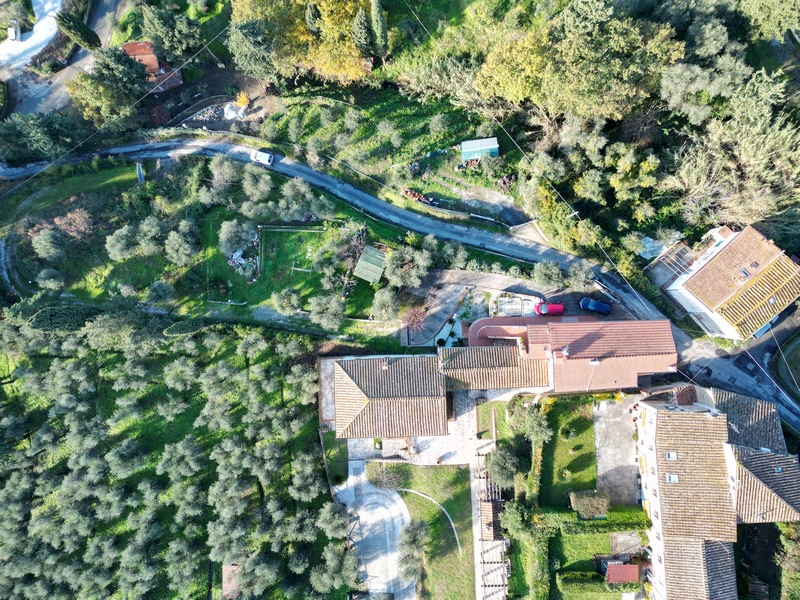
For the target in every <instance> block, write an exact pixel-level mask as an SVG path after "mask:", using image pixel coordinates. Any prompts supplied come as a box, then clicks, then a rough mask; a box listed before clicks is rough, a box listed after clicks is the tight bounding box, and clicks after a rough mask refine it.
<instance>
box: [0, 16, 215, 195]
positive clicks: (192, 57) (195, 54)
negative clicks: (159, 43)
mask: <svg viewBox="0 0 800 600" xmlns="http://www.w3.org/2000/svg"><path fill="white" fill-rule="evenodd" d="M229 28H230V24H228V25H225V27H223V28H222V30H221V31H220V32H219V33H218V34H217V35H215V36H214V37H213V38H211V39H210V40H209V41H207V42H204V43H203V47H202V48H200V49H199V50H198V51H197V52H195V53H194V54H193V55H192V56H190V57H189V58H187V59H186V60H185V61H184V63H183V64H182V65H181V66H180V67H178V68H177V69H173V71H172V73H170V74H169V76H167V77H165V78H164V80H163V81H161V82H160V83H158V84H156V85H155V86H154V87H153V88H152V89H150V90H149V91H147V92H146V93H145V94H144V95H143V96H142V97H141V98H139V99H138V100H136V101H135V102H133V103H132V104H129V105H128V106H127V107H126V108H125V109H124V111H123V112H124V113H127V112H128V111H130V110H132V109H133V108H135V107H136V106H137V105H138V104H139V103H141V102H142V101H143V100H144V99H145V98H147V97H148V96H149V95H150V94H153V93H155V92H157V91H158V87H159V86H161V85H162V84H163V83H164V82H166V81H168V80H170V79H171V78H172V77H175V76H176V75H177V74H178V71H180V70H181V69H183V68H184V67H185V66H186V65H188V64H189V63H190V62H191V61H193V60H194V59H195V58H196V57H197V56H198V55H199V54H200V53H201V52H203V51H204V50H207V49H208V45H209V44H211V42H213V41H214V40H216V39H217V38H218V37H219V36H221V35H222V34H223V33H225V32H226V31H227V30H228V29H229ZM209 52H210V50H209ZM81 70H83V69H81ZM121 118H122V117H121V116H119V117H115V118H114V119H111V120H110V121H106V122H105V123H103V124H102V125H101V126H100V127H98V128H97V130H96V131H95V132H94V133H91V134H90V135H88V136H87V137H86V138H84V139H83V140H81V141H80V142H78V143H77V144H76V145H74V146H73V147H72V148H70V149H69V150H67V151H66V152H64V153H63V154H62V155H61V156H59V157H58V158H56V159H53V160H52V161H50V162H49V163H47V164H46V165H45V166H43V167H42V168H41V169H39V170H38V171H36V172H35V173H34V174H33V175H31V176H30V177H28V178H27V179H25V180H24V181H22V182H20V183H18V184H17V185H15V186H14V187H12V188H11V189H10V190H8V191H7V192H5V193H3V194H0V199H2V198H5V197H6V196H8V195H10V194H12V193H13V192H15V191H17V190H18V189H19V188H21V187H22V186H24V185H25V184H26V183H28V182H29V181H31V180H32V179H35V178H36V177H38V176H39V175H41V174H42V173H43V172H44V171H46V170H47V169H49V168H50V167H52V166H53V165H54V164H56V163H58V162H60V161H61V160H63V159H64V158H65V157H67V156H68V155H70V154H72V153H73V152H75V150H77V149H78V148H80V147H81V146H83V145H84V144H85V143H86V142H88V141H89V140H91V139H92V138H93V137H94V136H96V135H97V134H98V133H100V132H101V131H103V129H104V128H105V127H106V126H108V125H111V124H112V123H114V122H116V121H118V120H119V119H121Z"/></svg>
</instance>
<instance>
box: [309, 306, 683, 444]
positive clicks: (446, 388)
mask: <svg viewBox="0 0 800 600" xmlns="http://www.w3.org/2000/svg"><path fill="white" fill-rule="evenodd" d="M464 343H465V347H460V348H440V349H439V350H438V352H437V353H436V354H427V355H418V356H367V357H341V358H327V359H321V360H320V362H319V370H320V383H321V393H320V421H321V422H322V423H323V424H324V425H327V426H328V427H330V428H331V429H334V430H335V431H336V436H337V437H339V438H411V437H416V436H444V435H447V434H448V419H450V418H452V416H453V414H454V407H453V399H452V392H455V391H467V390H479V391H481V392H483V394H484V395H485V396H486V397H487V398H488V397H492V398H495V399H501V398H504V397H505V398H510V397H512V396H514V395H516V394H519V393H528V394H543V393H553V394H565V393H570V394H572V393H587V392H598V391H607V390H622V389H633V388H637V389H638V388H639V378H640V376H644V375H651V374H655V373H669V372H674V371H675V370H676V367H677V360H678V357H677V353H676V350H675V342H674V340H673V338H672V331H671V328H670V323H669V321H666V320H661V321H605V322H599V321H597V320H595V319H594V318H593V317H510V318H494V319H492V318H488V319H480V320H478V321H476V322H475V323H473V325H472V326H471V327H470V328H469V332H468V335H467V336H466V337H465V339H464Z"/></svg>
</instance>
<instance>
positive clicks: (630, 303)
mask: <svg viewBox="0 0 800 600" xmlns="http://www.w3.org/2000/svg"><path fill="white" fill-rule="evenodd" d="M219 152H223V153H225V154H227V155H228V156H230V157H231V158H233V159H235V160H238V161H242V162H247V161H249V160H250V158H249V155H250V152H251V148H249V147H246V146H241V145H237V144H231V143H227V142H223V141H218V140H205V139H204V140H196V139H185V140H182V139H174V140H169V141H165V142H156V143H150V144H134V145H130V146H122V147H118V148H112V149H109V150H105V151H104V152H103V153H104V154H124V155H126V156H128V157H129V158H165V157H173V156H181V155H187V154H203V155H213V154H216V153H219ZM42 166H43V164H42V163H39V164H38V165H35V164H34V165H28V166H26V167H20V168H7V167H0V176H2V177H9V178H16V177H25V176H30V175H32V174H33V173H35V172H36V171H37V170H38V169H41V168H42ZM271 168H272V170H274V171H275V172H277V173H280V174H281V175H285V176H287V177H300V178H302V179H305V180H306V181H308V183H310V184H311V185H313V186H315V187H318V188H320V189H323V190H325V191H327V192H329V193H331V194H332V195H334V196H336V197H337V198H340V199H342V200H344V201H345V202H347V203H348V204H350V205H352V206H354V207H356V208H358V209H360V210H362V211H363V212H364V213H367V214H370V215H373V216H375V217H377V218H379V219H381V220H383V221H386V222H389V223H392V224H395V225H398V226H400V227H403V228H407V229H411V230H414V231H417V232H420V233H423V234H428V233H433V234H434V235H436V236H437V237H439V238H442V239H447V240H453V241H457V242H461V243H463V244H466V245H470V246H474V247H478V248H482V249H484V250H486V251H490V252H496V253H498V254H501V255H503V256H508V257H511V258H516V259H520V260H525V261H537V262H538V261H544V260H549V261H554V262H557V263H558V264H559V265H560V266H561V267H562V268H563V269H567V268H569V266H570V265H571V264H573V263H575V262H577V261H579V260H581V259H580V258H578V257H576V256H574V255H571V254H567V253H565V252H560V251H558V250H554V249H552V248H548V247H547V246H544V245H541V244H538V243H536V242H533V241H531V240H528V239H524V238H520V237H516V236H512V235H504V234H499V233H493V232H489V231H484V230H480V229H475V228H473V227H467V226H464V225H458V224H454V223H446V222H443V221H439V220H437V219H433V218H431V217H427V216H424V215H419V214H416V213H413V212H410V211H407V210H404V209H402V208H398V207H396V206H394V205H392V204H388V203H386V202H384V201H382V200H380V199H379V198H376V197H375V196H371V195H370V194H368V193H366V192H363V191H361V190H359V189H356V188H355V187H353V186H351V185H350V184H348V183H345V182H343V181H341V180H339V179H337V178H335V177H333V176H331V175H327V174H325V173H320V172H319V171H315V170H313V169H311V168H310V167H308V166H306V165H303V164H300V163H297V162H295V161H293V160H291V159H289V158H287V157H285V156H282V155H280V154H276V155H275V164H274V165H273V166H272V167H271ZM593 269H594V272H595V275H596V276H597V278H598V279H600V280H601V281H602V282H603V283H604V284H605V285H606V286H608V287H609V288H610V289H611V290H612V291H613V293H614V294H615V295H616V296H618V297H619V298H620V299H621V301H622V305H623V306H625V308H626V309H627V310H628V311H629V312H631V313H632V314H633V315H634V316H635V317H636V318H638V319H664V318H666V317H665V316H664V315H663V314H661V313H660V312H659V311H658V309H657V308H655V306H653V305H652V304H651V303H650V302H648V301H647V300H646V299H644V298H642V297H641V296H640V295H639V294H637V293H636V292H634V291H633V290H632V289H631V288H630V287H629V286H627V285H626V284H625V282H624V281H623V280H622V279H621V278H620V277H619V276H617V275H616V274H614V273H610V272H608V271H605V270H603V269H601V267H599V266H598V265H594V267H593ZM793 327H795V325H794V322H793V321H792V322H790V323H789V324H787V323H786V320H784V321H783V322H782V324H780V325H779V326H778V329H779V330H780V331H781V332H783V331H784V330H787V331H788V330H789V329H791V328H793ZM795 328H796V327H795ZM672 330H673V336H674V338H675V343H676V346H677V348H678V354H679V360H680V365H681V366H680V370H681V371H682V372H683V373H685V374H686V375H687V377H689V378H691V379H692V381H693V382H696V383H698V384H700V385H716V386H718V387H723V388H725V389H729V390H732V391H736V392H740V393H743V394H749V395H752V396H758V397H761V398H764V399H765V400H771V401H773V402H776V403H777V404H778V406H779V407H780V411H781V417H782V418H783V419H784V420H786V421H787V422H788V423H789V424H790V425H791V426H792V427H793V428H795V429H796V430H797V431H800V407H798V406H797V404H796V403H795V402H794V401H793V400H792V399H791V398H790V397H789V396H788V395H787V394H786V393H785V392H784V391H783V390H781V389H780V387H779V386H778V384H777V382H774V380H773V379H772V375H771V374H770V373H769V372H768V369H767V368H766V367H765V366H764V363H765V359H766V358H767V354H768V352H769V345H768V342H767V340H763V339H762V340H761V341H757V342H754V343H751V344H750V345H751V346H753V348H754V351H755V353H754V352H752V351H750V350H749V347H745V349H742V350H737V351H736V352H735V353H733V354H732V355H731V356H728V355H727V353H725V352H724V351H722V350H721V349H719V348H718V347H717V346H716V345H714V344H712V343H710V342H697V341H695V340H693V339H692V338H691V337H690V336H689V335H688V334H687V333H686V332H684V331H683V330H681V329H680V328H678V327H676V326H674V325H673V328H672ZM787 335H788V333H787ZM745 352H751V354H752V355H753V357H754V358H755V359H756V360H755V365H756V366H755V367H753V366H750V365H748V361H749V357H748V356H747V354H746V353H745ZM743 356H744V358H743ZM750 362H752V361H750Z"/></svg>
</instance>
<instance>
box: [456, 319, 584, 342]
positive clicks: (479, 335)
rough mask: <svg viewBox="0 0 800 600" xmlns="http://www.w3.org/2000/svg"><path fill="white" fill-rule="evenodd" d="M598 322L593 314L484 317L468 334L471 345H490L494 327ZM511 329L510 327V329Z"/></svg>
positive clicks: (472, 326) (470, 328)
mask: <svg viewBox="0 0 800 600" xmlns="http://www.w3.org/2000/svg"><path fill="white" fill-rule="evenodd" d="M587 321H588V322H596V321H597V317H593V316H591V315H565V316H558V317H542V316H539V315H536V316H530V317H484V318H482V319H478V320H477V321H475V322H474V323H473V324H472V325H470V327H469V332H468V334H467V336H468V337H469V345H470V346H490V345H491V336H490V335H489V333H490V332H491V331H493V328H496V327H503V328H516V327H529V326H531V325H545V324H547V323H575V322H587ZM510 330H511V329H509V331H510Z"/></svg>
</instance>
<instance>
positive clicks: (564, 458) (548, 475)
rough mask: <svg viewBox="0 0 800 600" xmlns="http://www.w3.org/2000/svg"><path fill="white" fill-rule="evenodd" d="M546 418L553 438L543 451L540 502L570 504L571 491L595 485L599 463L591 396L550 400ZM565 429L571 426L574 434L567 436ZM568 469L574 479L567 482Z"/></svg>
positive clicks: (586, 488)
mask: <svg viewBox="0 0 800 600" xmlns="http://www.w3.org/2000/svg"><path fill="white" fill-rule="evenodd" d="M547 420H548V422H549V424H550V428H551V429H552V430H553V437H552V439H551V440H550V441H549V442H548V443H547V445H546V446H545V448H544V452H543V458H542V486H541V491H540V494H541V504H542V505H546V506H568V505H569V498H568V495H569V492H572V491H578V490H591V489H594V488H595V483H596V477H597V466H596V463H595V453H594V421H593V420H592V397H591V396H571V397H565V398H556V399H550V400H549V401H548V409H547ZM565 428H571V429H572V430H573V432H574V437H572V438H571V439H566V437H565ZM565 469H568V470H569V471H571V472H572V480H571V481H566V480H565V478H564V477H563V474H564V470H565Z"/></svg>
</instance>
